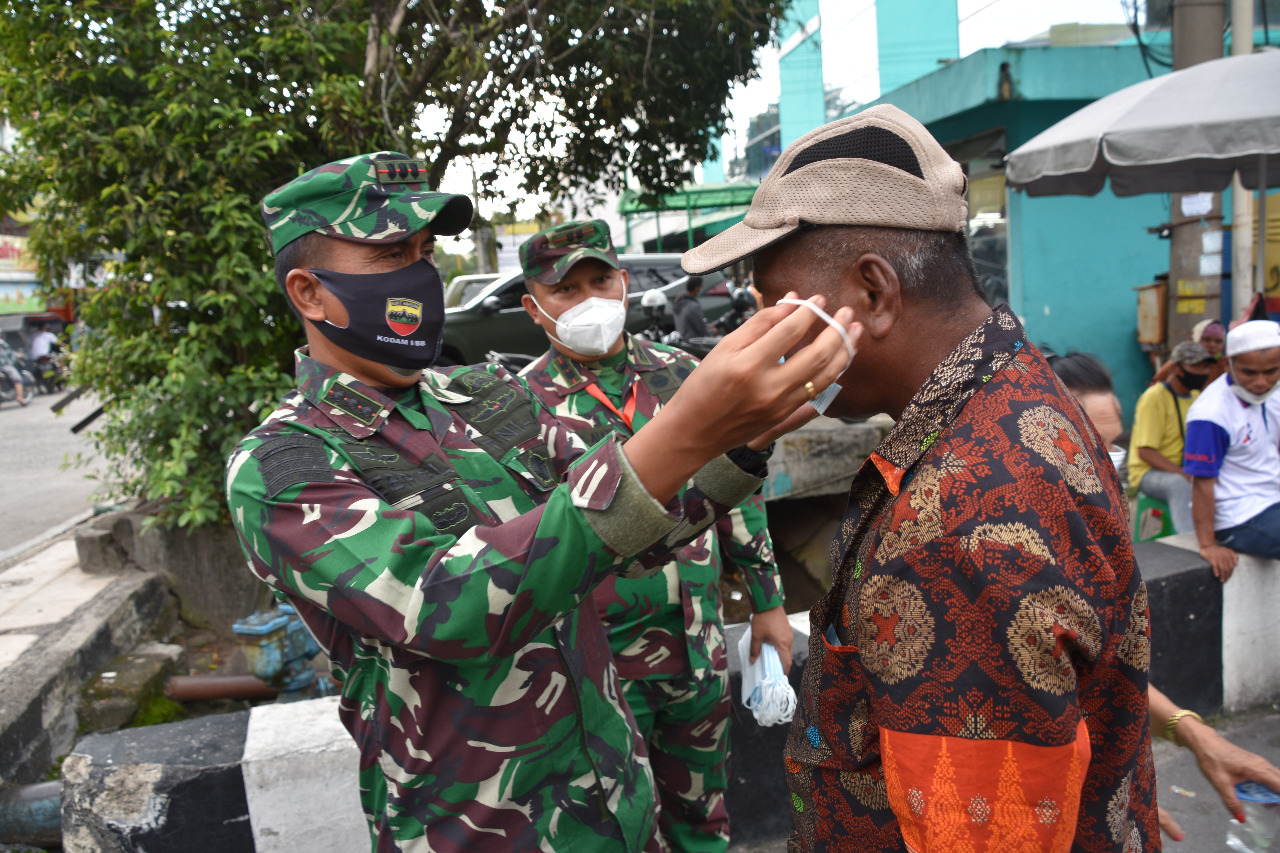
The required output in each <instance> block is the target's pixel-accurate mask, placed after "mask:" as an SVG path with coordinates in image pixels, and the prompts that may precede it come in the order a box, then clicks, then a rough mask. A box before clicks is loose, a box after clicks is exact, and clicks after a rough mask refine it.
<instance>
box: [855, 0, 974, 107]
mask: <svg viewBox="0 0 1280 853" xmlns="http://www.w3.org/2000/svg"><path fill="white" fill-rule="evenodd" d="M876 52H877V54H878V57H877V58H878V59H879V66H880V91H881V92H891V91H893V90H894V89H897V88H899V87H900V86H903V85H905V84H907V83H910V82H911V81H912V80H915V79H917V78H919V77H923V76H925V75H926V74H930V73H932V72H934V71H937V70H938V67H939V66H938V60H940V59H957V58H959V56H960V21H959V11H958V9H957V4H956V0H877V2H876Z"/></svg>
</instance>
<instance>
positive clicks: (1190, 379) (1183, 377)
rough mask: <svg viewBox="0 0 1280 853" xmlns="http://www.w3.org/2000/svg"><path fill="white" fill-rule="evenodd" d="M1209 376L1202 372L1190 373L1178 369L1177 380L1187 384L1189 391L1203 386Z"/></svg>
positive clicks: (1197, 389)
mask: <svg viewBox="0 0 1280 853" xmlns="http://www.w3.org/2000/svg"><path fill="white" fill-rule="evenodd" d="M1208 378H1209V377H1208V376H1207V375H1205V374H1203V373H1190V372H1188V371H1186V370H1182V369H1179V370H1178V381H1179V382H1181V383H1182V384H1183V385H1185V386H1187V390H1189V391H1199V390H1200V389H1202V388H1204V383H1205V380H1207V379H1208Z"/></svg>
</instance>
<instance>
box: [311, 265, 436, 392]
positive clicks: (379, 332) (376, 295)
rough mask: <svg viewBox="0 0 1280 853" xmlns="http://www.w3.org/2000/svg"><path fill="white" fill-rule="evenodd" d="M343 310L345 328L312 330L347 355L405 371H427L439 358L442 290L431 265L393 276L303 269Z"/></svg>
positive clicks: (326, 326) (411, 267) (408, 268)
mask: <svg viewBox="0 0 1280 853" xmlns="http://www.w3.org/2000/svg"><path fill="white" fill-rule="evenodd" d="M307 272H309V273H311V274H312V275H313V276H315V277H316V280H317V281H319V282H320V283H321V284H323V285H324V286H325V287H326V288H327V289H328V290H329V292H330V293H332V294H333V295H334V296H336V297H338V301H340V302H341V303H342V306H343V307H344V308H346V309H347V325H346V326H345V327H342V326H335V325H334V324H333V323H330V322H329V321H328V320H326V321H325V322H323V323H317V324H316V328H317V329H319V330H320V332H321V333H322V334H323V335H324V336H325V337H326V338H328V339H329V340H330V341H332V342H333V343H334V344H335V345H337V346H340V347H342V348H343V349H344V350H346V351H347V352H349V353H352V354H354V355H358V356H360V357H361V358H367V359H369V360H370V361H376V362H378V363H379V364H386V365H389V366H391V367H399V368H403V369H405V370H421V369H422V368H424V367H429V366H431V363H432V362H434V361H435V360H436V357H437V356H439V355H440V333H441V332H442V331H443V330H444V287H443V285H442V284H441V282H440V273H439V271H438V270H436V268H435V265H434V264H432V263H431V262H430V261H427V260H420V261H414V262H413V263H411V264H409V265H408V266H405V267H401V268H400V269H398V270H396V271H395V272H385V273H368V274H364V275H357V274H352V273H341V272H333V271H332V270H307Z"/></svg>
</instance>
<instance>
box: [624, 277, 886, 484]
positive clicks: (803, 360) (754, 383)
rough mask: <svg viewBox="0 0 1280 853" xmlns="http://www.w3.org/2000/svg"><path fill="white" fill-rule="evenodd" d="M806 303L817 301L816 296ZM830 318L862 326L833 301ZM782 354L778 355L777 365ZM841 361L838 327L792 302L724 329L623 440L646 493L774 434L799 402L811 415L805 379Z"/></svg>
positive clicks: (826, 379)
mask: <svg viewBox="0 0 1280 853" xmlns="http://www.w3.org/2000/svg"><path fill="white" fill-rule="evenodd" d="M789 296H794V294H789ZM814 302H815V304H817V305H819V306H822V304H823V301H822V298H821V297H815V298H814ZM833 319H835V321H836V322H837V323H839V324H841V325H842V326H843V327H844V328H845V329H846V331H847V332H848V334H849V337H850V339H851V340H852V341H855V342H856V340H857V336H858V335H859V334H860V332H861V329H862V326H861V324H858V323H854V322H853V311H852V310H851V309H849V308H841V309H840V310H839V311H838V312H836V315H835V317H834V318H833ZM815 324H816V325H815ZM806 341H808V343H805V342H806ZM783 356H786V362H785V363H782V364H779V360H780V359H781V358H782V357H783ZM847 362H848V351H847V350H846V349H845V345H844V339H843V338H842V337H841V336H840V333H839V332H838V331H837V330H836V329H834V328H832V327H830V326H828V325H827V324H825V323H824V322H823V321H822V320H821V319H819V318H818V316H817V315H816V314H814V313H813V312H812V311H809V310H807V309H803V308H799V307H798V306H795V305H775V306H774V307H772V308H766V309H764V310H763V311H759V312H757V313H756V314H755V315H754V316H752V317H751V318H750V319H749V320H747V321H746V322H745V323H743V324H742V326H741V327H739V328H738V329H737V330H736V331H735V332H733V334H731V335H726V336H725V337H724V338H723V339H722V340H721V341H720V343H719V344H717V345H716V347H715V348H714V349H713V350H711V353H710V354H709V355H708V356H707V357H706V358H705V359H703V361H702V364H701V365H699V367H698V369H697V370H695V371H693V373H692V374H690V375H689V378H688V379H686V380H685V382H684V384H683V385H682V386H681V387H680V390H679V391H678V392H676V394H675V396H674V397H672V398H671V401H670V402H669V403H668V404H667V405H666V406H664V407H663V408H662V410H661V411H660V412H658V414H657V415H656V416H655V417H654V419H653V420H652V421H650V422H649V423H648V424H646V425H645V426H644V427H643V428H642V429H640V430H639V431H638V432H637V433H636V434H635V435H634V436H632V437H631V438H630V439H628V440H627V443H626V454H627V458H628V460H629V461H630V462H631V464H632V467H633V468H634V469H635V471H636V474H637V476H639V478H640V481H641V482H642V483H644V484H645V488H646V489H648V491H649V493H650V494H651V495H653V497H654V498H656V499H657V500H659V501H666V500H668V499H670V498H671V496H672V495H674V494H675V492H676V491H677V490H678V489H679V487H680V486H681V485H683V484H684V483H685V482H686V481H687V480H688V478H689V477H690V476H692V475H693V473H694V472H695V471H697V470H698V469H699V468H701V467H702V466H703V465H705V464H706V463H707V462H709V461H710V460H711V459H712V458H713V457H715V456H717V455H719V454H721V453H724V452H725V451H727V450H730V449H732V448H734V447H737V446H739V445H742V444H747V443H748V442H751V441H753V440H754V439H756V438H757V437H759V436H761V435H762V434H765V435H766V436H767V435H769V434H776V433H777V432H778V429H777V427H778V426H779V425H781V424H783V423H784V422H785V421H787V420H788V418H790V417H792V416H793V415H794V414H796V412H797V410H799V409H801V407H802V406H803V408H804V409H805V410H806V414H810V415H811V413H812V411H813V407H812V406H809V405H807V404H808V402H809V392H808V391H807V390H806V387H805V385H806V383H812V386H813V391H814V393H817V392H820V391H822V390H823V389H825V388H826V387H827V386H829V385H830V384H831V383H832V382H834V381H835V380H836V377H837V376H839V375H840V374H841V373H842V372H843V371H844V369H845V366H846V365H847ZM766 443H767V442H766Z"/></svg>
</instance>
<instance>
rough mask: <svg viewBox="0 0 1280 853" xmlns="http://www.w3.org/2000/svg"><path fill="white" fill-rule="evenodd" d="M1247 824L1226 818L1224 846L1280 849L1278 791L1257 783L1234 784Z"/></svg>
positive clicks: (1250, 852) (1257, 852)
mask: <svg viewBox="0 0 1280 853" xmlns="http://www.w3.org/2000/svg"><path fill="white" fill-rule="evenodd" d="M1236 796H1238V797H1239V798H1240V802H1241V803H1242V804H1243V805H1244V814H1245V819H1246V823H1240V822H1239V821H1235V820H1232V821H1229V822H1228V825H1227V849H1229V850H1235V851H1236V853H1271V851H1280V794H1277V793H1276V792H1275V791H1272V790H1271V789H1270V788H1268V787H1266V786H1265V785H1259V784H1258V783H1257V782H1241V783H1240V784H1239V785H1236Z"/></svg>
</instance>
